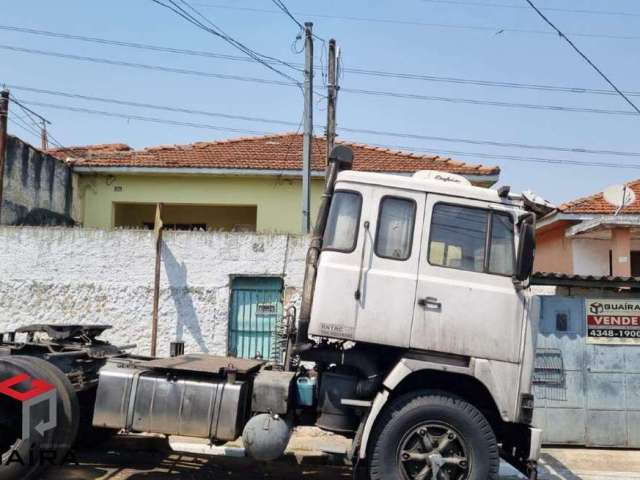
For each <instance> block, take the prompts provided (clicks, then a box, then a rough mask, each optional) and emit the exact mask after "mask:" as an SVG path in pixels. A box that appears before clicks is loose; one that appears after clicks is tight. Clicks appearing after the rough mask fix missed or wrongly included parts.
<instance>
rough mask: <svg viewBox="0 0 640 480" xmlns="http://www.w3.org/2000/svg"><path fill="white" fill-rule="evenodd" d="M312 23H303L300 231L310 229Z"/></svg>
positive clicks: (308, 230)
mask: <svg viewBox="0 0 640 480" xmlns="http://www.w3.org/2000/svg"><path fill="white" fill-rule="evenodd" d="M312 28H313V23H310V22H307V23H305V24H304V31H305V62H304V65H305V66H304V137H303V144H302V233H309V232H310V231H311V157H312V154H313V144H312V142H313V31H312Z"/></svg>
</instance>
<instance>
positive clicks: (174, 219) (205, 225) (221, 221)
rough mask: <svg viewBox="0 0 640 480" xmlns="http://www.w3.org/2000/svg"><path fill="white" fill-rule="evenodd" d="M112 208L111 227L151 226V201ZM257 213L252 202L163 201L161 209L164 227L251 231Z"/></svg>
mask: <svg viewBox="0 0 640 480" xmlns="http://www.w3.org/2000/svg"><path fill="white" fill-rule="evenodd" d="M113 208H114V211H113V213H114V215H113V226H114V227H116V228H149V229H153V225H154V221H155V216H156V205H155V204H153V203H114V205H113ZM257 212H258V209H257V207H256V206H255V205H186V204H171V203H165V204H164V205H163V208H162V221H163V223H164V227H165V229H167V230H212V231H222V232H233V231H255V230H256V223H257Z"/></svg>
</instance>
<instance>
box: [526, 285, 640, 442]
mask: <svg viewBox="0 0 640 480" xmlns="http://www.w3.org/2000/svg"><path fill="white" fill-rule="evenodd" d="M540 299H541V322H540V333H539V336H538V354H537V358H536V373H535V376H534V394H535V398H536V409H535V414H534V422H535V423H536V425H537V426H539V427H540V428H542V429H543V430H544V435H545V437H544V438H545V442H546V443H548V444H575V445H585V446H593V447H621V448H622V447H631V448H640V428H638V425H640V346H638V345H592V344H587V343H586V322H585V298H584V297H562V296H541V297H540Z"/></svg>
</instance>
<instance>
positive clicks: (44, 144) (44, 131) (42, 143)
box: [40, 119, 49, 151]
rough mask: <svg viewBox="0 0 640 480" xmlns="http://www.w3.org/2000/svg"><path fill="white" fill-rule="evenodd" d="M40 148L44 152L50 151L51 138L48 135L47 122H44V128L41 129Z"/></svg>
mask: <svg viewBox="0 0 640 480" xmlns="http://www.w3.org/2000/svg"><path fill="white" fill-rule="evenodd" d="M40 146H41V147H42V151H45V150H48V149H49V136H48V135H47V121H46V120H44V119H43V120H42V127H40Z"/></svg>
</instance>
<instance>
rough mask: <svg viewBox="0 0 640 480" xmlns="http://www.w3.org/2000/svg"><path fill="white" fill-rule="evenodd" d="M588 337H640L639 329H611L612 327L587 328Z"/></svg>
mask: <svg viewBox="0 0 640 480" xmlns="http://www.w3.org/2000/svg"><path fill="white" fill-rule="evenodd" d="M589 337H596V338H599V337H608V338H637V339H640V330H613V329H600V330H589Z"/></svg>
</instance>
